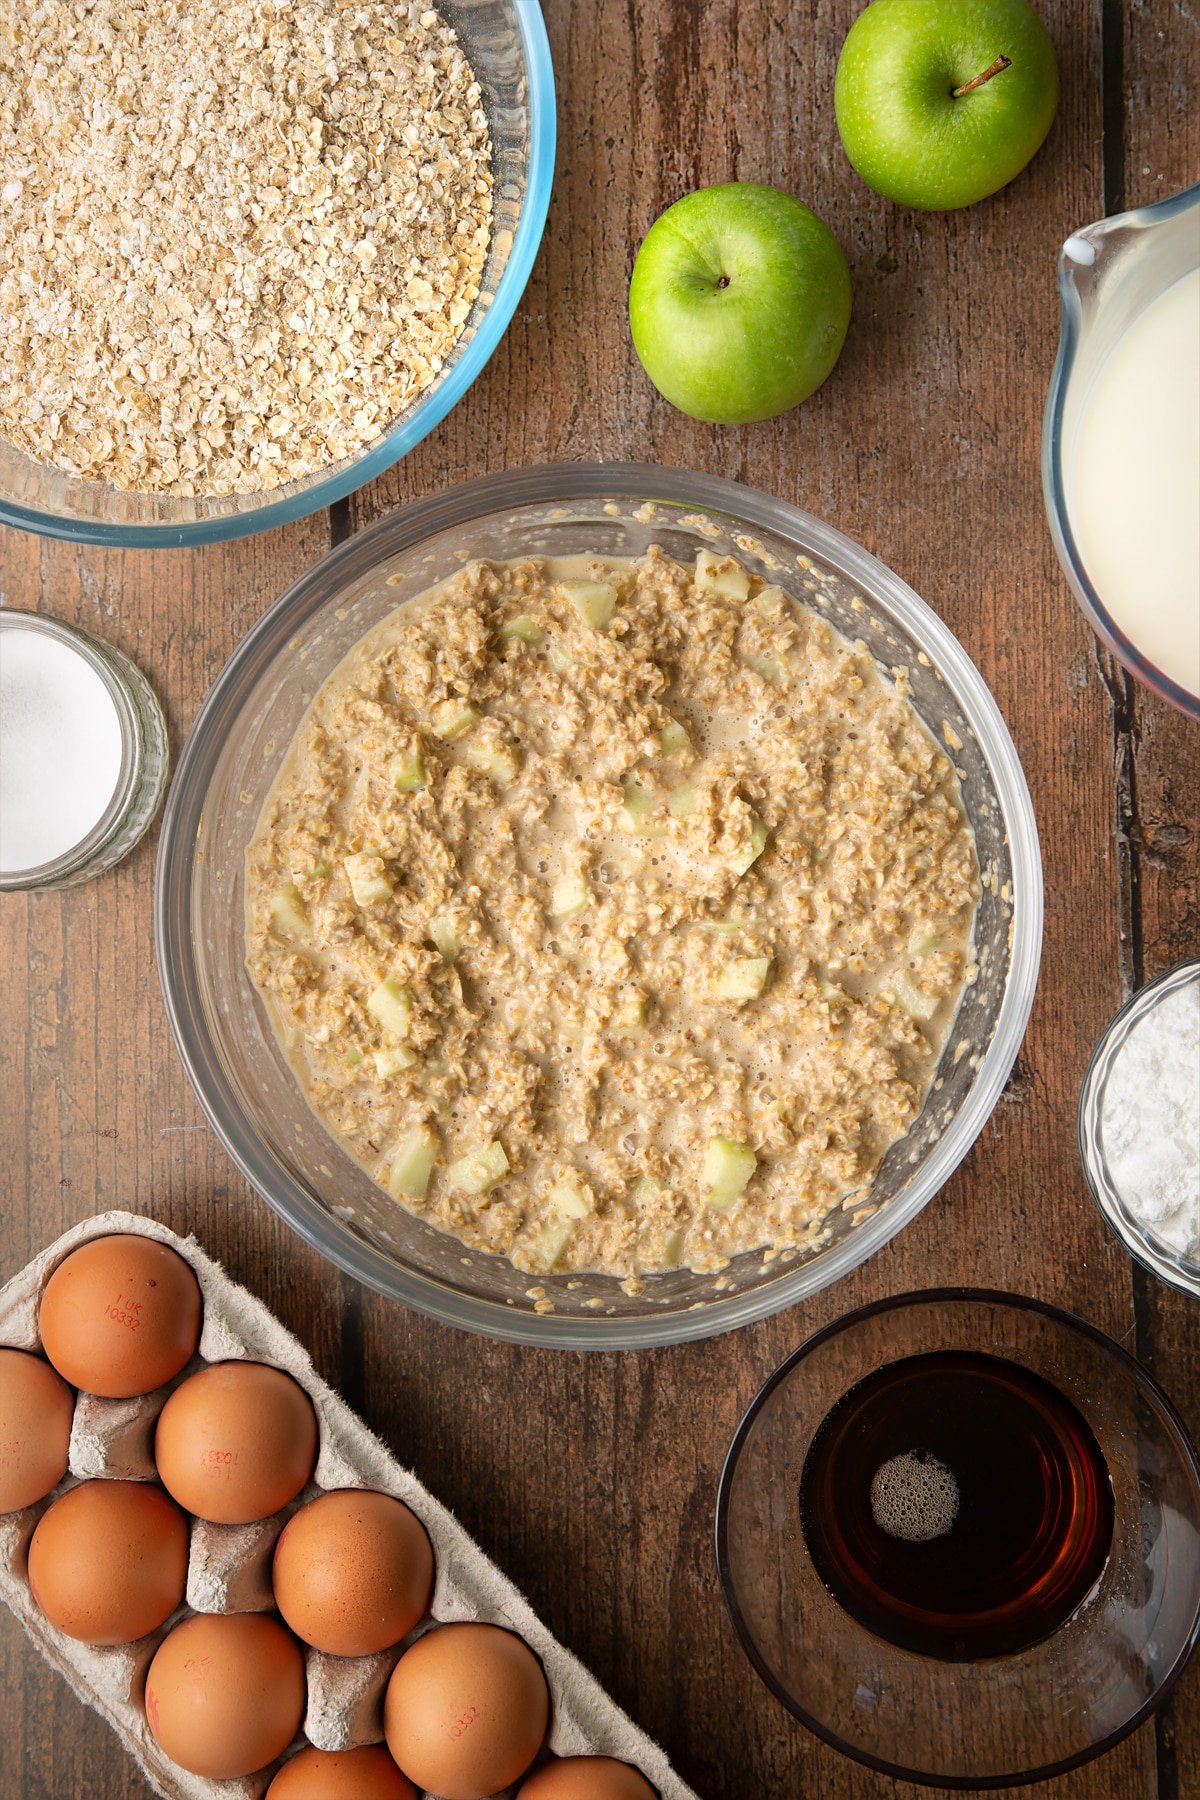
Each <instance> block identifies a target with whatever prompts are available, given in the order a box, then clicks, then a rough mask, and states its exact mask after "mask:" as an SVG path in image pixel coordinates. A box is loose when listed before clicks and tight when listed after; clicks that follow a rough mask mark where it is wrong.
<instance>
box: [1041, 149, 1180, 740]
mask: <svg viewBox="0 0 1200 1800" xmlns="http://www.w3.org/2000/svg"><path fill="white" fill-rule="evenodd" d="M1193 214H1196V215H1197V217H1198V219H1200V182H1197V183H1195V184H1194V185H1193V186H1192V187H1188V188H1184V189H1183V190H1182V192H1181V193H1178V194H1169V195H1168V196H1167V197H1166V198H1165V199H1162V200H1155V201H1153V202H1152V203H1151V204H1150V205H1149V206H1140V207H1137V208H1136V209H1135V210H1134V211H1132V212H1125V213H1116V214H1114V215H1113V217H1112V218H1110V219H1100V220H1099V221H1098V222H1097V223H1096V224H1094V225H1086V226H1084V227H1083V228H1082V229H1081V230H1079V231H1076V232H1073V233H1072V234H1071V236H1070V237H1069V238H1068V239H1067V241H1066V243H1065V244H1064V245H1063V247H1062V251H1061V253H1060V255H1059V260H1058V288H1059V300H1060V303H1061V307H1062V330H1061V335H1060V338H1059V344H1058V355H1057V357H1056V358H1055V362H1054V372H1053V374H1052V375H1051V377H1050V390H1049V393H1048V394H1047V396H1046V410H1045V414H1044V417H1043V421H1042V494H1043V498H1044V500H1045V506H1046V517H1047V519H1048V520H1049V523H1050V534H1051V536H1052V538H1053V540H1054V549H1055V552H1056V554H1057V556H1058V560H1059V563H1060V564H1061V565H1062V570H1063V573H1064V575H1065V576H1066V578H1067V580H1068V582H1069V583H1070V586H1071V591H1072V592H1073V593H1074V595H1075V598H1076V600H1077V601H1078V602H1079V605H1080V607H1081V608H1082V609H1083V612H1084V614H1085V615H1086V617H1087V619H1088V622H1089V624H1090V625H1091V627H1092V630H1093V631H1094V632H1095V633H1096V635H1097V637H1099V638H1100V639H1101V640H1102V641H1103V642H1104V643H1105V644H1107V646H1108V648H1109V649H1110V650H1111V651H1112V653H1113V655H1114V656H1115V657H1116V658H1117V660H1118V662H1120V663H1122V664H1123V665H1124V666H1125V668H1127V669H1128V670H1129V672H1130V673H1131V674H1132V675H1135V676H1136V677H1137V679H1138V680H1139V681H1140V682H1142V683H1143V685H1144V686H1146V687H1148V688H1149V689H1150V691H1151V693H1154V694H1157V695H1158V696H1159V698H1160V699H1162V700H1166V701H1167V702H1168V703H1169V704H1170V705H1171V706H1175V707H1178V709H1179V711H1180V712H1183V713H1186V714H1188V715H1189V717H1191V718H1193V719H1200V695H1196V694H1193V693H1190V692H1189V691H1188V690H1187V689H1186V688H1184V687H1181V686H1180V684H1179V683H1178V682H1177V681H1174V680H1172V678H1171V677H1170V676H1169V675H1166V674H1164V673H1163V671H1162V670H1161V669H1160V668H1158V667H1157V666H1156V665H1155V664H1154V663H1152V662H1151V661H1150V659H1149V657H1148V656H1145V655H1144V654H1143V653H1142V651H1140V650H1139V649H1138V647H1137V645H1136V644H1134V643H1133V642H1132V641H1131V640H1130V639H1129V638H1128V637H1127V636H1126V634H1125V633H1124V632H1123V631H1122V630H1121V628H1120V626H1119V625H1118V624H1117V623H1116V621H1115V620H1114V619H1113V617H1112V615H1111V614H1110V613H1109V611H1108V609H1107V607H1106V606H1105V605H1104V602H1103V601H1102V600H1101V598H1100V596H1099V594H1098V593H1097V592H1096V589H1095V588H1094V587H1093V585H1092V582H1091V579H1090V577H1089V575H1088V572H1087V570H1086V568H1085V567H1084V562H1083V557H1082V555H1081V554H1080V550H1079V546H1078V544H1077V543H1076V541H1075V534H1074V532H1073V531H1072V529H1071V516H1070V509H1069V507H1068V505H1067V483H1066V474H1065V469H1064V459H1065V455H1066V453H1067V439H1068V437H1069V436H1070V429H1069V423H1068V412H1069V411H1070V410H1071V405H1072V400H1071V396H1072V394H1073V393H1077V392H1079V391H1081V390H1082V392H1083V393H1085V394H1086V392H1087V390H1088V388H1090V385H1091V377H1092V376H1093V375H1094V374H1095V373H1096V371H1097V370H1098V368H1099V366H1100V364H1101V363H1102V362H1103V361H1104V358H1105V357H1106V356H1107V354H1108V351H1109V350H1110V349H1111V348H1112V347H1113V345H1114V344H1115V342H1116V339H1117V338H1118V337H1119V336H1120V334H1121V332H1122V331H1124V330H1125V329H1126V327H1127V326H1128V325H1129V324H1131V323H1132V321H1133V319H1134V318H1136V316H1137V315H1138V313H1139V312H1141V311H1143V310H1144V308H1145V307H1146V306H1148V305H1149V304H1150V302H1151V301H1152V300H1153V299H1155V298H1156V296H1157V294H1158V293H1161V292H1165V291H1166V289H1167V288H1168V287H1169V286H1170V285H1171V283H1172V281H1174V280H1177V279H1178V278H1179V277H1180V276H1182V275H1184V274H1186V273H1187V272H1188V271H1189V270H1190V269H1194V268H1195V266H1196V253H1197V230H1198V229H1200V225H1193V224H1192V223H1191V222H1190V221H1191V216H1192V215H1193ZM1147 251H1149V252H1150V253H1151V254H1154V255H1156V256H1157V259H1158V260H1157V264H1156V274H1155V277H1154V281H1153V284H1152V286H1151V287H1150V288H1147V287H1146V286H1145V284H1144V281H1142V280H1139V279H1138V275H1137V272H1136V270H1135V269H1134V267H1133V265H1134V263H1135V260H1136V258H1137V257H1138V256H1139V255H1144V254H1146V252H1147ZM1102 308H1103V309H1104V311H1105V312H1106V314H1107V318H1106V320H1105V323H1104V325H1103V327H1101V326H1099V324H1098V321H1099V319H1100V315H1101V309H1102ZM1093 335H1095V336H1096V338H1097V339H1098V348H1096V349H1094V351H1092V352H1091V353H1090V360H1089V361H1088V362H1087V366H1086V367H1085V366H1083V363H1082V361H1081V357H1082V352H1083V346H1084V344H1085V342H1087V341H1089V340H1090V339H1091V338H1092V336H1093Z"/></svg>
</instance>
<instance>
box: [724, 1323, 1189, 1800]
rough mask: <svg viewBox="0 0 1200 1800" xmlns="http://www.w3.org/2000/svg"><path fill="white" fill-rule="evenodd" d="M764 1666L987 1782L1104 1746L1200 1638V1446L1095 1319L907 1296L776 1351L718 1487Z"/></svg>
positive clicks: (895, 1761)
mask: <svg viewBox="0 0 1200 1800" xmlns="http://www.w3.org/2000/svg"><path fill="white" fill-rule="evenodd" d="M717 1561H718V1567H719V1570H720V1575H721V1583H722V1588H723V1591H724V1596H725V1602H726V1605H727V1607H728V1609H729V1613H730V1617H731V1619H732V1621H733V1624H734V1627H735V1629H736V1631H737V1633H738V1635H739V1637H740V1638H741V1641H742V1644H743V1647H744V1648H745V1650H746V1651H747V1653H748V1655H749V1657H750V1660H751V1662H752V1663H753V1664H754V1666H755V1668H756V1669H757V1671H758V1673H759V1675H760V1676H761V1677H762V1679H763V1680H764V1681H765V1682H766V1683H767V1685H768V1687H770V1688H771V1690H772V1691H773V1692H774V1693H775V1695H776V1696H777V1698H778V1699H780V1700H781V1701H782V1702H783V1704H784V1705H785V1706H787V1707H788V1708H789V1710H790V1711H791V1712H792V1713H794V1714H795V1716H796V1717H797V1718H798V1719H800V1720H801V1721H802V1722H803V1723H804V1724H805V1725H807V1726H808V1727H809V1728H810V1729H811V1730H813V1731H814V1732H816V1733H817V1735H818V1736H820V1737H822V1738H824V1739H825V1740H826V1742H828V1743H830V1744H832V1745H833V1746H834V1747H835V1748H836V1749H838V1750H841V1751H843V1752H844V1753H845V1754H847V1755H849V1756H852V1757H855V1758H856V1759H857V1760H858V1761H860V1762H863V1763H866V1764H867V1765H869V1766H870V1767H872V1768H874V1769H878V1770H880V1771H881V1772H883V1773H885V1774H888V1775H892V1776H895V1777H898V1778H900V1779H902V1780H909V1781H918V1782H924V1783H926V1784H928V1785H930V1786H933V1787H957V1788H960V1789H968V1790H971V1789H980V1788H994V1787H1010V1786H1017V1785H1020V1784H1023V1783H1026V1782H1032V1781H1038V1780H1043V1779H1045V1778H1047V1777H1049V1776H1052V1775H1058V1774H1061V1773H1063V1772H1064V1771H1065V1770H1067V1769H1071V1768H1074V1767H1076V1766H1077V1765H1079V1764H1081V1763H1084V1762H1087V1761H1089V1760H1090V1759H1091V1758H1092V1757H1095V1756H1098V1755H1100V1754H1101V1753H1102V1752H1103V1751H1105V1750H1108V1749H1110V1748H1111V1747H1112V1745H1114V1744H1116V1743H1118V1742H1119V1741H1120V1739H1121V1738H1123V1737H1125V1736H1126V1735H1127V1734H1128V1733H1129V1732H1131V1731H1132V1730H1134V1729H1135V1727H1136V1726H1138V1725H1140V1724H1141V1723H1142V1722H1143V1720H1145V1719H1146V1718H1147V1717H1148V1716H1149V1715H1150V1713H1152V1712H1153V1711H1154V1710H1155V1708H1156V1707H1158V1706H1159V1705H1161V1703H1162V1702H1163V1700H1164V1699H1165V1698H1166V1696H1167V1694H1168V1693H1169V1692H1170V1690H1171V1688H1172V1686H1173V1685H1174V1683H1175V1681H1176V1680H1177V1679H1178V1677H1179V1675H1180V1673H1181V1672H1182V1670H1183V1667H1184V1665H1185V1663H1186V1662H1187V1660H1188V1657H1189V1656H1190V1655H1191V1653H1192V1651H1193V1649H1194V1648H1195V1645H1196V1642H1197V1638H1198V1637H1200V1462H1198V1460H1197V1455H1196V1451H1195V1449H1194V1447H1193V1445H1192V1443H1191V1441H1190V1439H1189V1437H1188V1434H1187V1431H1186V1429H1185V1427H1184V1425H1183V1423H1182V1421H1181V1420H1180V1418H1179V1415H1178V1414H1177V1413H1176V1411H1175V1409H1174V1407H1173V1406H1172V1405H1171V1402H1170V1401H1169V1400H1168V1399H1167V1397H1166V1395H1165V1394H1163V1393H1162V1391H1161V1390H1160V1389H1159V1388H1158V1387H1157V1386H1156V1384H1155V1383H1154V1382H1153V1381H1152V1380H1151V1379H1150V1377H1149V1376H1148V1375H1147V1374H1146V1372H1145V1370H1144V1369H1142V1368H1141V1367H1140V1366H1139V1365H1138V1364H1137V1363H1136V1362H1135V1361H1134V1360H1133V1358H1132V1357H1130V1356H1128V1355H1127V1354H1126V1352H1125V1351H1123V1350H1122V1349H1120V1348H1119V1346H1118V1345H1116V1344H1115V1343H1113V1342H1112V1341H1111V1339H1109V1338H1107V1337H1105V1336H1104V1335H1103V1333H1101V1332H1099V1331H1097V1330H1096V1329H1095V1328H1094V1327H1093V1326H1091V1325H1088V1324H1087V1323H1086V1322H1085V1321H1083V1320H1082V1319H1078V1318H1075V1317H1073V1316H1072V1315H1071V1314H1070V1313H1066V1312H1061V1311H1059V1310H1058V1309H1057V1308H1054V1307H1051V1306H1046V1305H1044V1304H1042V1303H1041V1302H1039V1301H1034V1300H1026V1299H1021V1298H1019V1297H1017V1296H1015V1295H1011V1294H1001V1293H991V1292H986V1291H981V1290H976V1289H941V1290H936V1291H930V1292H927V1293H918V1294H907V1295H902V1296H900V1297H898V1298H896V1299H892V1300H884V1301H881V1302H879V1303H878V1304H877V1305H875V1306H869V1307H865V1308H863V1309H862V1310H861V1311H859V1312H854V1313H851V1314H849V1315H848V1316H847V1317H845V1318H843V1319H840V1320H837V1321H836V1322H835V1323H834V1324H833V1325H830V1326H828V1327H827V1328H826V1329H825V1330H823V1331H820V1332H818V1333H817V1334H816V1335H815V1336H814V1337H812V1338H810V1339H809V1340H808V1342H807V1343H805V1344H803V1345H802V1346H801V1347H800V1349H799V1350H797V1351H796V1352H795V1353H794V1354H793V1355H792V1356H791V1357H789V1358H788V1360H787V1361H786V1362H785V1363H784V1364H783V1365H782V1366H781V1367H780V1368H779V1369H777V1370H776V1372H775V1374H774V1375H772V1376H771V1378H770V1380H769V1381H768V1382H767V1383H766V1385H765V1386H764V1387H763V1389H762V1391H761V1392H760V1393H759V1394H758V1396H757V1397H756V1399H755V1400H754V1402H753V1404H752V1405H751V1406H750V1408H749V1411H748V1412H747V1413H746V1416H745V1418H744V1419H743V1420H742V1423H741V1425H740V1426H739V1428H738V1431H737V1434H736V1436H735V1438H734V1441H733V1444H732V1446H731V1448H730V1451H729V1455H728V1457H727V1459H726V1463H725V1469H724V1472H723V1474H722V1477H721V1487H720V1493H719V1497H718V1502H717Z"/></svg>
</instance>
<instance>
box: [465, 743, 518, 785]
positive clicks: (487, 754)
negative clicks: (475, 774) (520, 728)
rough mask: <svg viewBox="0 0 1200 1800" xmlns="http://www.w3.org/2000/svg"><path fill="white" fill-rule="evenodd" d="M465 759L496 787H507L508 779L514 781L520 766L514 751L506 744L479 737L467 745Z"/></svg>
mask: <svg viewBox="0 0 1200 1800" xmlns="http://www.w3.org/2000/svg"><path fill="white" fill-rule="evenodd" d="M467 761H468V762H469V763H470V764H471V767H472V768H474V769H478V770H479V772H480V774H481V775H486V776H487V777H488V778H489V780H491V781H494V782H495V783H496V785H497V786H498V787H507V786H508V784H509V782H510V781H515V780H516V779H517V775H518V773H519V772H520V767H521V764H520V762H519V760H518V757H517V753H516V751H515V750H511V749H510V748H509V747H508V745H507V744H490V743H487V742H486V741H484V740H483V739H479V738H476V739H473V740H472V742H471V743H469V744H468V745H467Z"/></svg>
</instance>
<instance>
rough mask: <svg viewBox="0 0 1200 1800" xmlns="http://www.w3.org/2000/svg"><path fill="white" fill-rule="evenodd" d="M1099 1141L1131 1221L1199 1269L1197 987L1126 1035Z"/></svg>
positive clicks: (1169, 999) (1168, 1000) (1178, 992)
mask: <svg viewBox="0 0 1200 1800" xmlns="http://www.w3.org/2000/svg"><path fill="white" fill-rule="evenodd" d="M1100 1137H1101V1142H1102V1144H1103V1147H1104V1156H1105V1160H1106V1161H1107V1163H1108V1167H1109V1172H1110V1174H1111V1176H1112V1179H1113V1184H1114V1186H1115V1187H1116V1189H1117V1191H1118V1193H1119V1194H1120V1196H1121V1198H1122V1200H1123V1201H1124V1203H1125V1205H1126V1207H1127V1208H1128V1210H1129V1212H1130V1213H1131V1214H1132V1215H1133V1217H1134V1218H1135V1219H1137V1220H1138V1221H1139V1223H1140V1224H1141V1225H1143V1226H1144V1227H1145V1229H1146V1231H1147V1232H1148V1234H1149V1235H1150V1236H1151V1237H1152V1238H1154V1239H1156V1240H1157V1241H1158V1242H1159V1243H1161V1244H1163V1245H1165V1246H1166V1248H1167V1249H1169V1250H1173V1251H1174V1252H1176V1254H1178V1255H1182V1256H1186V1257H1188V1258H1190V1259H1191V1260H1193V1261H1200V981H1194V982H1192V983H1191V984H1190V985H1189V986H1187V987H1182V988H1176V989H1175V990H1174V992H1172V993H1169V994H1167V995H1166V997H1165V998H1164V999H1163V1000H1160V1001H1159V1003H1158V1005H1157V1006H1154V1007H1152V1008H1151V1009H1150V1011H1149V1012H1147V1013H1146V1014H1144V1015H1143V1017H1142V1018H1141V1019H1139V1021H1138V1023H1137V1024H1136V1025H1135V1026H1134V1027H1133V1029H1132V1031H1130V1033H1129V1036H1128V1037H1127V1038H1126V1040H1125V1042H1124V1044H1123V1045H1122V1046H1121V1049H1120V1050H1119V1051H1118V1053H1117V1057H1116V1060H1115V1062H1114V1063H1113V1066H1112V1069H1111V1071H1110V1073H1109V1077H1108V1081H1107V1083H1106V1084H1105V1088H1104V1097H1103V1100H1102V1103H1101V1116H1100Z"/></svg>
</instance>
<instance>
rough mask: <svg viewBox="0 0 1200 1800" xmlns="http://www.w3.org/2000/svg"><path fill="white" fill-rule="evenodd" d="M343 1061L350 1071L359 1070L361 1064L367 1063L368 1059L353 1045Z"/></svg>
mask: <svg viewBox="0 0 1200 1800" xmlns="http://www.w3.org/2000/svg"><path fill="white" fill-rule="evenodd" d="M342 1060H343V1061H344V1063H345V1065H346V1067H347V1068H348V1069H357V1068H358V1066H359V1064H360V1063H363V1062H365V1061H366V1058H365V1057H364V1056H363V1053H362V1051H361V1050H360V1049H358V1047H357V1046H356V1045H354V1044H351V1046H350V1048H349V1050H347V1052H346V1054H345V1056H344V1057H343V1059H342Z"/></svg>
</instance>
